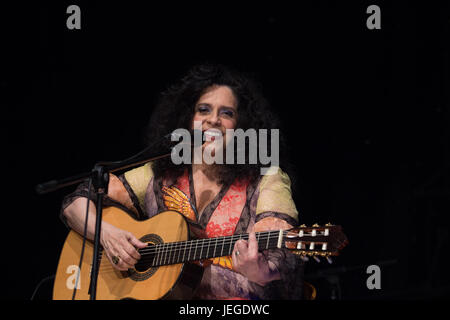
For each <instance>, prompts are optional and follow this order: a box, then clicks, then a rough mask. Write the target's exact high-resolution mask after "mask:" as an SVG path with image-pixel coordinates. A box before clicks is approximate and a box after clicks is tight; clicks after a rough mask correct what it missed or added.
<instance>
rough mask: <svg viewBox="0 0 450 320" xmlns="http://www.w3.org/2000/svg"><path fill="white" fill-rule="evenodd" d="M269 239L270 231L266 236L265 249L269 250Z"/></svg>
mask: <svg viewBox="0 0 450 320" xmlns="http://www.w3.org/2000/svg"><path fill="white" fill-rule="evenodd" d="M269 239H270V231H269V233H268V234H267V243H266V249H269Z"/></svg>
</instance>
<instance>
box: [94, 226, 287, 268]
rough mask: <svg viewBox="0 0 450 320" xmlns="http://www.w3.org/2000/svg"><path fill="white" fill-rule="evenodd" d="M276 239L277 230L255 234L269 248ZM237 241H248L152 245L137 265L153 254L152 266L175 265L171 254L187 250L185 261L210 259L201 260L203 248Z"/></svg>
mask: <svg viewBox="0 0 450 320" xmlns="http://www.w3.org/2000/svg"><path fill="white" fill-rule="evenodd" d="M287 232H288V231H283V233H282V234H283V235H285V234H286V233H287ZM278 237H279V230H278V231H277V230H273V231H265V232H260V233H259V234H257V240H258V241H266V242H267V243H269V244H270V245H271V246H272V245H273V243H271V242H270V241H271V240H278ZM213 239H216V241H215V242H214V240H213ZM221 239H224V240H221ZM239 239H244V240H246V239H248V234H245V235H242V234H241V235H233V236H228V237H218V238H206V239H196V240H188V241H182V242H167V243H163V244H158V245H153V246H152V247H151V248H143V249H140V254H141V259H140V260H139V261H138V263H143V262H145V261H146V258H147V257H148V256H149V255H152V254H153V257H154V259H153V260H152V261H154V260H155V259H156V261H159V262H158V263H157V265H153V266H160V265H166V264H175V262H174V261H173V260H174V256H172V253H176V252H178V254H179V255H180V254H181V252H182V251H183V250H188V249H189V254H188V260H187V261H196V260H203V259H207V258H210V257H204V258H202V251H203V249H205V247H206V248H208V251H207V252H206V253H209V248H210V247H211V246H214V247H215V248H216V247H217V246H221V247H225V246H229V245H232V244H233V242H235V241H237V240H239ZM200 242H202V244H201V247H200V248H199V247H198V244H199V243H200ZM205 242H209V243H208V244H207V245H206V246H205ZM194 243H196V245H195V248H194ZM262 246H264V244H262ZM198 249H202V251H200V256H199V257H198V258H196V256H197V250H198ZM229 249H230V247H228V250H229ZM192 250H194V255H193V258H191V259H189V258H190V256H191V254H190V252H191V251H192ZM222 251H223V248H222ZM211 253H212V252H211ZM214 253H215V252H214ZM222 253H223V252H222ZM99 256H100V258H102V256H103V250H102V251H101V252H100V253H99ZM214 256H215V254H213V257H214ZM224 256H226V255H224ZM183 258H184V255H183ZM163 260H164V262H163ZM178 260H179V256H178ZM103 261H105V260H103ZM170 261H172V263H170ZM166 262H167V263H166ZM178 263H182V262H178ZM109 266H111V269H114V267H113V266H112V265H111V264H109ZM104 270H105V268H103V271H104Z"/></svg>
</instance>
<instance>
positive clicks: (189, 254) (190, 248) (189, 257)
mask: <svg viewBox="0 0 450 320" xmlns="http://www.w3.org/2000/svg"><path fill="white" fill-rule="evenodd" d="M190 242H191V246H190V247H189V253H188V261H190V260H191V250H192V241H190Z"/></svg>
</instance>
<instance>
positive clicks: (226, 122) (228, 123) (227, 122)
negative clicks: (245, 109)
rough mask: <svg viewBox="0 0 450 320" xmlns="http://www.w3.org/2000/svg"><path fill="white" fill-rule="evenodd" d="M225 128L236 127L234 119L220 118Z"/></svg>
mask: <svg viewBox="0 0 450 320" xmlns="http://www.w3.org/2000/svg"><path fill="white" fill-rule="evenodd" d="M222 125H223V126H224V128H225V129H236V120H228V119H226V120H222Z"/></svg>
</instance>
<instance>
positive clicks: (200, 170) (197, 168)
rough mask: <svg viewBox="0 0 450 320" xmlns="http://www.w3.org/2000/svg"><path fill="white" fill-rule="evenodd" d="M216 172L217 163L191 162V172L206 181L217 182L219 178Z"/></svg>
mask: <svg viewBox="0 0 450 320" xmlns="http://www.w3.org/2000/svg"><path fill="white" fill-rule="evenodd" d="M218 172H219V170H218V167H217V165H209V164H206V163H201V164H192V174H193V175H194V176H196V177H199V178H201V179H202V180H207V181H208V182H214V183H217V181H218V180H219V177H218Z"/></svg>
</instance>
